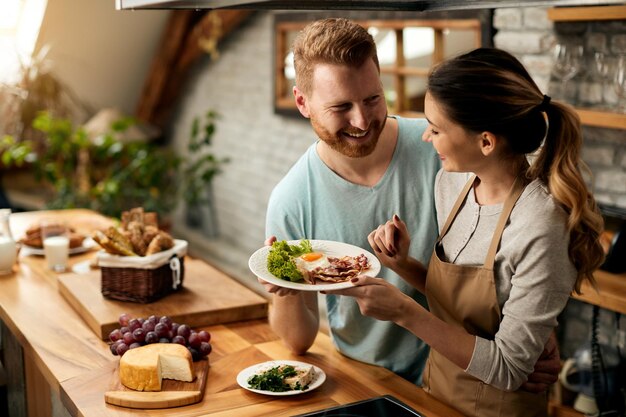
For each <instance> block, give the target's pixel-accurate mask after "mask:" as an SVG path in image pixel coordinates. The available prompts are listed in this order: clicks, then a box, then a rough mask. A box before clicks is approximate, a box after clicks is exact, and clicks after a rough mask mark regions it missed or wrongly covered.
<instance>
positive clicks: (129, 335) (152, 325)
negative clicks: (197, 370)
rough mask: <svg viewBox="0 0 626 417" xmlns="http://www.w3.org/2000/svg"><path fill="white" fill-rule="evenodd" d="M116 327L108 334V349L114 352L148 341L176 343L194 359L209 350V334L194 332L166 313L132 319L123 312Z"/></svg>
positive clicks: (197, 358) (122, 353)
mask: <svg viewBox="0 0 626 417" xmlns="http://www.w3.org/2000/svg"><path fill="white" fill-rule="evenodd" d="M118 323H119V324H120V327H119V328H118V329H115V330H113V331H112V332H111V333H109V340H110V341H111V344H110V345H109V348H110V349H111V353H112V354H114V355H119V356H122V355H124V353H126V351H127V350H129V349H134V348H136V347H139V346H143V345H148V344H151V343H178V344H181V345H183V346H185V347H186V348H187V349H189V352H190V353H191V357H192V358H193V360H194V361H198V360H200V359H202V358H204V357H206V356H208V355H209V354H210V353H211V350H212V346H211V343H210V342H211V334H210V333H209V332H207V331H205V330H201V331H199V332H196V331H195V330H193V329H191V327H189V326H188V325H186V324H178V323H174V322H173V321H172V319H171V318H170V317H168V316H162V317H157V316H150V317H148V318H132V317H131V316H130V315H129V314H127V313H124V314H122V315H120V317H119V319H118Z"/></svg>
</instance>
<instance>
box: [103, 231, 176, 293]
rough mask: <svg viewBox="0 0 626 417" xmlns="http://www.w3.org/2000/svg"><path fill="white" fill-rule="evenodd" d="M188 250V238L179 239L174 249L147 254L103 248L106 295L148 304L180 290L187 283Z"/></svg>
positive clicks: (104, 290)
mask: <svg viewBox="0 0 626 417" xmlns="http://www.w3.org/2000/svg"><path fill="white" fill-rule="evenodd" d="M186 253H187V242H186V241H184V240H176V241H175V245H174V247H173V248H172V249H168V250H166V251H163V252H159V253H156V254H154V255H150V256H144V257H136V256H132V257H130V256H116V255H111V254H108V253H106V252H99V253H98V265H99V266H100V270H101V271H102V295H103V296H104V297H106V298H110V299H114V300H120V301H130V302H134V303H144V304H145V303H150V302H153V301H156V300H158V299H160V298H163V297H164V296H166V295H168V294H171V293H172V292H174V291H178V290H180V289H181V288H182V286H183V278H184V276H185V262H184V260H185V254H186Z"/></svg>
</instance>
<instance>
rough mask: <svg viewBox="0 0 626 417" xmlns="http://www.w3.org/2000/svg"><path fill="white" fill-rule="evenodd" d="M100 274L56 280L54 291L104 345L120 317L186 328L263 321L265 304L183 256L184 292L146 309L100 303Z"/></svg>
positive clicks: (137, 305) (223, 276) (102, 300)
mask: <svg viewBox="0 0 626 417" xmlns="http://www.w3.org/2000/svg"><path fill="white" fill-rule="evenodd" d="M100 279H101V275H100V270H99V269H96V270H89V271H86V272H85V273H80V274H79V273H69V274H61V275H59V280H58V283H59V291H60V292H61V294H62V295H63V296H64V297H65V299H66V300H67V301H68V303H69V304H70V305H71V306H72V307H73V308H74V309H75V310H76V311H77V312H78V314H79V315H80V316H81V317H82V318H83V320H85V322H86V323H87V325H88V326H89V327H90V328H91V329H92V330H93V331H94V332H95V333H96V334H97V335H98V336H99V337H100V338H101V339H103V340H107V339H108V337H109V333H110V332H111V331H112V330H113V329H116V328H119V324H118V321H117V320H118V318H119V316H120V314H122V313H128V314H130V315H131V316H132V317H149V316H151V315H153V314H154V315H157V316H163V315H168V316H170V317H171V318H172V320H173V321H175V322H178V323H181V324H182V323H184V324H188V325H189V326H191V327H201V326H209V325H214V324H221V323H228V322H233V321H240V320H248V319H258V318H264V317H267V311H268V301H267V299H265V298H264V297H261V296H260V295H258V294H257V293H255V292H253V291H252V290H250V289H249V288H247V287H245V286H244V285H242V284H240V283H239V282H237V281H235V280H234V279H233V278H231V277H229V276H228V275H226V274H224V273H223V272H221V271H219V270H218V269H216V268H214V267H213V266H211V265H209V264H207V263H206V262H204V261H201V260H198V259H193V258H190V257H188V256H187V257H185V276H184V280H183V288H182V289H181V290H179V291H177V292H175V293H172V294H170V295H167V296H165V297H164V298H162V299H160V300H157V301H154V302H152V303H148V304H141V303H132V302H124V301H117V300H111V299H107V298H104V297H103V296H102V293H101V282H100Z"/></svg>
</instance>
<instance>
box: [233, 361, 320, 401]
mask: <svg viewBox="0 0 626 417" xmlns="http://www.w3.org/2000/svg"><path fill="white" fill-rule="evenodd" d="M280 365H291V366H302V367H308V366H311V364H309V363H305V362H298V361H269V362H263V363H259V364H256V365H252V366H250V367H248V368H246V369H244V370H243V371H241V372H239V374H238V375H237V383H238V384H239V386H240V387H241V388H245V389H247V390H248V391H252V392H256V393H257V394H265V395H276V396H284V395H297V394H304V393H306V392H309V391H313V390H314V389H315V388H317V387H319V386H320V385H322V384H323V383H324V381H326V374H325V373H324V371H322V370H321V369H320V368H318V367H317V366H315V365H313V369H314V370H315V376H314V377H313V380H312V381H311V383H310V384H309V388H308V389H306V390H304V391H301V390H292V391H282V392H274V391H263V390H260V389H254V388H250V386H249V385H248V379H249V378H250V377H251V376H253V375H256V374H260V373H262V372H264V371H267V370H268V369H271V368H274V367H276V366H280Z"/></svg>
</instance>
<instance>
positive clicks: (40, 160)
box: [0, 112, 181, 218]
mask: <svg viewBox="0 0 626 417" xmlns="http://www.w3.org/2000/svg"><path fill="white" fill-rule="evenodd" d="M133 123H134V121H133V120H132V119H131V118H124V119H120V120H118V121H115V122H113V123H112V124H111V126H110V131H109V132H108V133H106V134H104V135H102V136H100V137H99V138H98V139H97V140H91V139H90V138H89V137H88V135H87V133H86V131H85V129H84V128H83V126H74V125H73V124H72V123H71V122H70V121H69V120H67V119H62V118H55V117H52V116H51V115H50V114H48V113H47V112H42V113H39V114H38V116H37V117H36V118H35V120H34V122H33V127H34V128H35V129H36V130H38V131H40V132H42V133H43V136H44V138H45V143H44V145H45V146H43V147H42V148H41V149H39V150H37V149H36V148H35V146H34V144H33V143H32V141H30V140H21V141H17V140H16V139H14V138H13V137H11V136H5V137H4V138H3V139H2V142H1V143H0V154H1V158H2V162H3V163H4V164H5V165H6V166H12V165H20V164H24V163H29V164H30V166H31V167H32V169H33V170H34V174H35V178H36V179H37V180H38V181H40V182H42V183H44V184H47V185H49V186H50V188H51V190H52V192H51V196H50V198H49V199H48V202H47V206H48V207H49V208H75V207H84V208H91V209H94V210H97V211H99V212H101V213H103V214H105V215H108V216H112V217H119V216H120V215H121V213H122V211H124V210H127V209H128V208H130V207H138V206H141V207H144V209H145V210H146V211H156V212H157V213H159V215H160V216H159V217H160V218H162V217H164V216H166V215H167V214H169V213H170V212H171V211H172V210H173V209H174V207H175V206H176V204H177V202H178V196H177V190H178V189H179V186H178V181H179V168H180V164H181V159H180V158H179V157H178V156H176V155H173V154H172V153H171V152H169V150H168V149H165V148H163V147H160V146H158V145H154V144H151V143H147V142H133V141H130V142H121V141H119V140H117V139H116V137H117V135H118V134H119V133H120V132H124V131H126V130H127V129H128V127H129V126H131V125H132V124H133Z"/></svg>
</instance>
